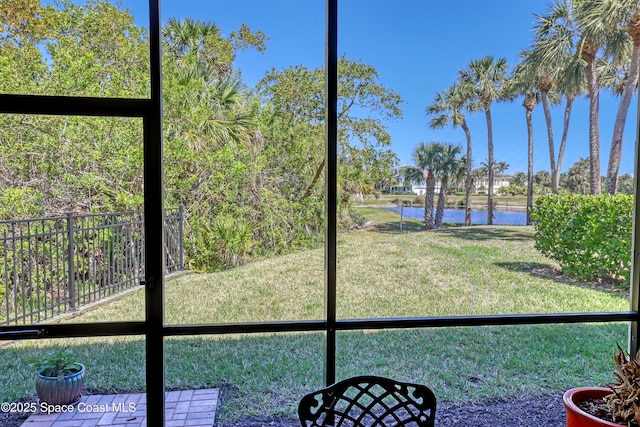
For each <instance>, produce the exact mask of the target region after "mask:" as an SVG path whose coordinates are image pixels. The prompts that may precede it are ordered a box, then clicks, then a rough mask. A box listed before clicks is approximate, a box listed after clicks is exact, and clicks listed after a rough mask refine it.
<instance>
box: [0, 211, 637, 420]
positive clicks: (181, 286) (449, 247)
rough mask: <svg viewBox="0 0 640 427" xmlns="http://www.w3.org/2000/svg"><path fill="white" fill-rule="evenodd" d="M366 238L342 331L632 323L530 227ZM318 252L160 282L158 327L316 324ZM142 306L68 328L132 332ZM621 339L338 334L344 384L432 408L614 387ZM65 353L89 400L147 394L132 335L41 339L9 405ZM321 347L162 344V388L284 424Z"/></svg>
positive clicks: (593, 331) (348, 275) (136, 303)
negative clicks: (362, 381) (389, 383)
mask: <svg viewBox="0 0 640 427" xmlns="http://www.w3.org/2000/svg"><path fill="white" fill-rule="evenodd" d="M360 212H361V213H362V214H364V215H365V216H366V217H367V218H369V219H370V220H372V221H373V224H370V225H369V227H367V228H366V229H363V230H358V231H355V232H352V233H349V234H342V235H340V236H339V242H338V293H339V295H338V316H339V317H340V318H364V317H403V316H428V315H437V316H455V315H468V314H497V313H553V312H572V311H620V310H627V309H628V306H629V299H628V296H626V295H624V294H620V293H616V292H613V291H611V290H607V289H603V288H602V287H601V286H593V285H590V284H582V283H576V282H573V281H571V280H567V279H565V278H563V277H562V276H558V275H557V274H556V271H555V268H556V265H555V264H553V263H552V262H550V261H549V260H548V259H546V258H544V257H542V256H541V255H539V254H538V253H537V252H536V251H535V249H534V247H533V240H532V234H533V229H532V228H530V227H488V226H475V227H470V228H464V227H452V228H447V229H442V230H438V231H433V232H423V231H420V224H419V222H417V221H409V222H407V223H405V227H404V230H403V231H402V232H401V231H400V230H398V216H397V215H396V214H395V213H394V212H390V211H381V210H376V209H372V208H362V210H361V211H360ZM323 255H324V251H323V249H313V250H306V251H301V252H297V253H293V254H288V255H283V256H279V257H276V258H272V259H267V260H263V261H258V262H255V263H253V264H248V265H245V266H242V267H240V268H236V269H234V270H230V271H226V272H219V273H212V274H204V275H197V274H189V275H185V276H182V277H178V278H175V279H173V280H170V281H168V282H167V284H166V306H165V311H166V320H167V323H170V324H176V323H223V322H249V321H251V322H253V321H266V320H299V319H319V318H322V317H323V304H324V293H323V269H324V261H323ZM143 301H144V299H143V294H142V291H141V290H140V291H137V292H134V293H131V294H129V295H127V296H126V297H124V298H122V299H119V300H115V301H112V302H110V303H108V304H105V305H102V306H100V307H98V308H96V309H94V310H91V311H87V312H85V313H82V314H81V315H80V316H77V317H75V318H74V319H72V320H71V321H74V322H78V321H82V322H86V321H107V320H108V321H117V320H141V319H142V318H143ZM616 342H621V343H624V342H626V326H625V325H621V324H604V325H600V324H598V325H593V324H588V325H540V326H517V327H482V328H453V329H425V330H398V331H366V332H343V333H339V334H338V375H339V377H345V376H349V375H357V374H363V373H373V374H381V375H388V376H392V377H395V378H398V379H404V380H411V381H420V382H423V383H426V384H428V385H429V386H431V387H432V388H433V389H434V391H435V393H436V395H437V396H438V399H439V400H441V401H442V400H444V401H455V402H464V401H471V400H477V399H483V398H495V397H497V396H518V395H521V394H523V393H526V394H541V393H560V392H561V390H563V389H565V388H567V387H569V386H574V385H585V384H603V383H605V382H607V381H610V380H611V379H612V374H611V373H612V370H613V363H612V358H611V355H612V354H613V351H614V349H615V343H616ZM63 345H67V346H70V347H74V348H75V349H76V350H77V351H78V353H79V354H80V358H81V360H83V361H84V363H85V364H86V365H87V371H88V373H87V376H88V388H89V390H90V391H96V392H97V391H124V390H142V389H143V388H144V360H143V357H144V344H143V341H142V340H141V339H140V338H139V337H120V338H100V339H96V338H94V339H70V340H66V341H65V342H63V341H60V340H57V341H54V340H51V341H48V340H42V341H36V342H21V343H16V344H13V345H11V346H8V347H4V348H2V349H1V350H0V355H2V357H1V358H0V372H3V374H2V375H3V376H6V381H4V380H3V381H2V383H3V384H5V387H4V388H3V389H2V391H1V392H0V394H2V396H0V397H2V398H3V400H13V399H17V398H20V397H24V396H29V395H31V394H32V393H33V390H32V388H33V386H32V380H31V375H32V373H31V372H30V370H29V369H28V368H27V367H26V366H25V361H26V360H27V359H28V358H30V357H32V355H34V354H35V355H37V354H39V353H40V352H42V351H44V350H46V349H47V348H50V347H52V346H63ZM322 353H323V335H322V334H319V333H308V334H280V335H260V336H256V335H251V336H213V337H183V338H172V339H168V340H167V345H166V360H167V373H166V377H167V387H168V388H199V387H214V386H215V387H222V389H223V391H224V396H225V402H224V404H223V407H222V416H223V417H225V418H226V419H236V418H241V417H251V416H258V415H263V416H264V415H265V414H268V415H270V416H281V415H284V416H289V417H291V416H293V413H294V407H295V403H296V401H297V399H298V398H299V397H300V396H301V395H302V394H303V393H305V392H307V391H310V390H311V389H313V388H316V387H318V386H320V385H321V383H322Z"/></svg>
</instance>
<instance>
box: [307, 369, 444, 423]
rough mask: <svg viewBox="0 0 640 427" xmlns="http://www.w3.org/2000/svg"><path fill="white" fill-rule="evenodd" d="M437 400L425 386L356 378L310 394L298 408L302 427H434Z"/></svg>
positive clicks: (370, 377) (385, 379)
mask: <svg viewBox="0 0 640 427" xmlns="http://www.w3.org/2000/svg"><path fill="white" fill-rule="evenodd" d="M435 417H436V397H435V396H434V394H433V392H432V391H431V390H430V389H429V388H428V387H426V386H424V385H420V384H411V383H401V382H397V381H394V380H391V379H388V378H382V377H375V376H361V377H353V378H349V379H346V380H343V381H340V382H337V383H335V384H333V385H331V386H329V387H327V388H323V389H321V390H318V391H315V392H313V393H309V394H307V395H306V396H304V397H303V398H302V399H301V400H300V403H299V405H298V418H299V419H300V423H301V424H302V426H303V427H325V426H335V427H361V426H376V427H380V426H412V427H433V426H434V424H435Z"/></svg>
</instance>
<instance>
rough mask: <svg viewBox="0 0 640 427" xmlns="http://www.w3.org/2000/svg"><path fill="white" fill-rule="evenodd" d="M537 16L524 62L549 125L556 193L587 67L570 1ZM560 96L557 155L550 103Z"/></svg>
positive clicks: (551, 164) (564, 1)
mask: <svg viewBox="0 0 640 427" xmlns="http://www.w3.org/2000/svg"><path fill="white" fill-rule="evenodd" d="M536 18H537V22H536V24H535V26H534V34H535V35H534V45H533V47H532V48H531V49H530V50H528V51H526V52H524V53H523V55H522V60H523V62H522V64H523V65H524V66H525V67H527V68H528V72H529V73H533V75H534V78H536V79H537V83H536V85H537V88H538V90H539V93H540V101H541V103H542V108H543V111H544V116H545V122H546V125H547V141H548V146H549V166H550V169H551V191H552V192H554V193H556V194H557V193H558V190H559V184H560V171H561V170H562V163H563V160H564V153H565V149H566V145H567V137H568V131H569V121H570V118H571V111H572V108H573V101H574V100H575V98H576V97H578V96H579V95H580V94H581V93H583V92H584V91H585V84H584V82H585V80H586V77H585V68H584V64H583V62H582V61H581V60H580V58H578V57H576V54H575V52H576V45H575V37H576V33H577V31H578V30H577V28H576V25H575V23H574V19H573V14H572V8H571V3H570V2H569V1H567V0H563V1H556V3H554V4H553V5H552V7H551V11H550V12H549V13H548V14H547V15H536ZM561 97H564V99H565V110H564V120H563V130H562V138H561V140H560V147H559V149H558V155H557V158H556V155H555V145H554V144H555V142H554V138H553V127H552V123H551V110H550V104H551V105H554V104H558V103H560V101H561ZM556 159H557V160H556Z"/></svg>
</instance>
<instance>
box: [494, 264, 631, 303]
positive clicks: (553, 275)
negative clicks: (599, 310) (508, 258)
mask: <svg viewBox="0 0 640 427" xmlns="http://www.w3.org/2000/svg"><path fill="white" fill-rule="evenodd" d="M495 265H497V266H498V267H502V268H504V269H506V270H509V271H515V272H518V273H526V274H529V275H531V276H534V277H539V278H543V279H547V280H553V281H554V282H557V283H563V284H566V285H573V286H579V287H581V288H586V289H597V290H600V291H605V292H611V293H614V294H616V295H626V294H627V293H628V292H629V288H628V286H626V285H624V284H623V283H620V282H584V281H579V280H575V279H572V278H571V277H569V276H566V275H565V274H563V273H562V272H560V271H558V270H557V269H556V268H554V267H553V266H552V265H551V264H545V263H540V262H497V263H495Z"/></svg>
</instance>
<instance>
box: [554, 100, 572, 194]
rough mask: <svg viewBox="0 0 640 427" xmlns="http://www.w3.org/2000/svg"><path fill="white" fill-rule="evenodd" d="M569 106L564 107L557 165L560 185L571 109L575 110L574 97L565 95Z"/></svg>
mask: <svg viewBox="0 0 640 427" xmlns="http://www.w3.org/2000/svg"><path fill="white" fill-rule="evenodd" d="M565 97H566V99H567V104H566V105H565V107H564V120H563V125H562V139H561V140H560V149H559V150H558V163H557V164H556V182H557V183H558V186H559V185H560V171H561V170H562V161H563V160H564V150H565V148H566V147H567V135H568V134H569V120H570V119H571V109H572V108H573V100H574V99H575V98H574V97H573V96H570V95H565Z"/></svg>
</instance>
